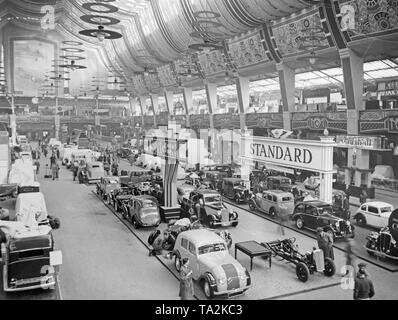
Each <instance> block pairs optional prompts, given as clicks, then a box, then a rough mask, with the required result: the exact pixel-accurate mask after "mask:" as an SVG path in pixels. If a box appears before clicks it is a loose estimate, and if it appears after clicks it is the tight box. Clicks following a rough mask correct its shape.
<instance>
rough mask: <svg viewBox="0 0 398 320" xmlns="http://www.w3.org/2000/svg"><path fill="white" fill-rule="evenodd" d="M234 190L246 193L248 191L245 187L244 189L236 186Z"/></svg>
mask: <svg viewBox="0 0 398 320" xmlns="http://www.w3.org/2000/svg"><path fill="white" fill-rule="evenodd" d="M234 190H237V191H242V192H243V191H246V190H247V189H246V188H245V187H242V186H235V187H234Z"/></svg>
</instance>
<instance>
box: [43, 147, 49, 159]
mask: <svg viewBox="0 0 398 320" xmlns="http://www.w3.org/2000/svg"><path fill="white" fill-rule="evenodd" d="M43 154H44V157H45V158H47V154H48V151H47V148H46V147H43Z"/></svg>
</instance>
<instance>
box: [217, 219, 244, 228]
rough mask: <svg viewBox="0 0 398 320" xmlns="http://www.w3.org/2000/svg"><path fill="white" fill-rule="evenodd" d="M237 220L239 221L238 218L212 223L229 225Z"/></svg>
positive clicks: (223, 225)
mask: <svg viewBox="0 0 398 320" xmlns="http://www.w3.org/2000/svg"><path fill="white" fill-rule="evenodd" d="M238 221H239V220H238V219H234V220H229V221H217V222H214V223H213V224H214V225H215V226H222V227H229V226H231V225H232V224H234V223H236V222H238Z"/></svg>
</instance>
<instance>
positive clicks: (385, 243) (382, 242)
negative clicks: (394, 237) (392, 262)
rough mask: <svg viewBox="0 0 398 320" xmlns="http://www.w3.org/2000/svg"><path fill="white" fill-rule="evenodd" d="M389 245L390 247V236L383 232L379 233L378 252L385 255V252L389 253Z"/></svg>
mask: <svg viewBox="0 0 398 320" xmlns="http://www.w3.org/2000/svg"><path fill="white" fill-rule="evenodd" d="M390 245H391V235H390V234H388V233H385V232H382V233H380V237H379V246H380V251H381V252H384V253H387V251H390Z"/></svg>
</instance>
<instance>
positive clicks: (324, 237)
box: [316, 228, 334, 260]
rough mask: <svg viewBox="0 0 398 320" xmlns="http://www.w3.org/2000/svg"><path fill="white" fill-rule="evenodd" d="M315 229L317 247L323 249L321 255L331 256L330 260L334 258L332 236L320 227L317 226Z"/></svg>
mask: <svg viewBox="0 0 398 320" xmlns="http://www.w3.org/2000/svg"><path fill="white" fill-rule="evenodd" d="M316 231H317V237H316V239H317V242H318V248H319V249H321V250H322V251H323V256H324V257H325V258H331V259H332V260H334V252H333V238H332V236H331V235H330V234H329V233H328V232H325V231H324V230H323V229H322V228H318V229H316Z"/></svg>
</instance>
